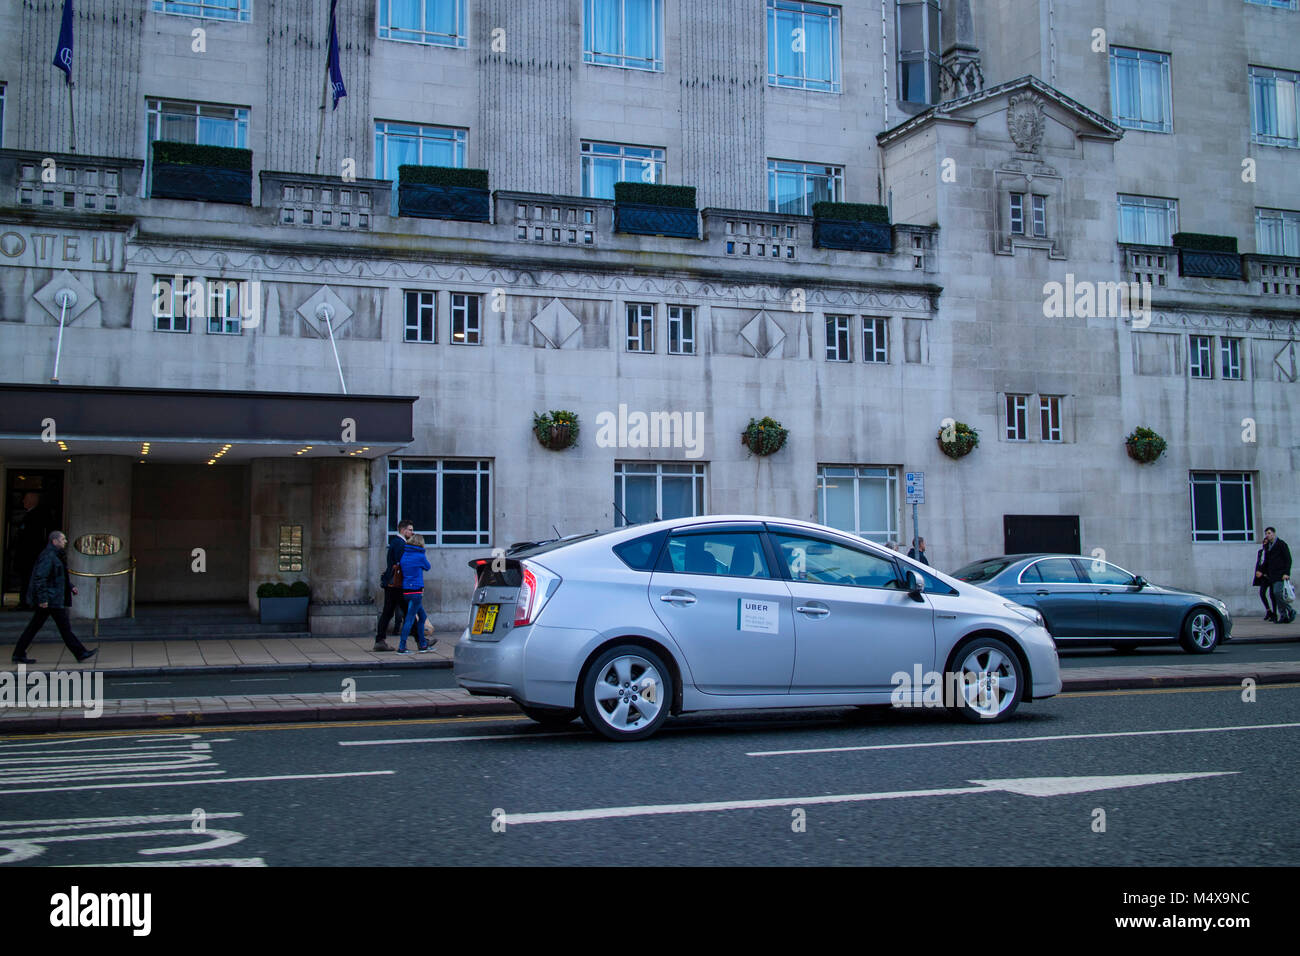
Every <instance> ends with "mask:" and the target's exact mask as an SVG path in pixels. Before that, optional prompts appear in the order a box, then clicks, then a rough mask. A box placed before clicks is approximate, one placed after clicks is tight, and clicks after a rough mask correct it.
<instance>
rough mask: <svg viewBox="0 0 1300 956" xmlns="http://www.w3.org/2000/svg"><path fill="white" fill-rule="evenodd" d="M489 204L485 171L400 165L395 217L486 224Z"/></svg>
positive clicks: (490, 206) (489, 208) (489, 198)
mask: <svg viewBox="0 0 1300 956" xmlns="http://www.w3.org/2000/svg"><path fill="white" fill-rule="evenodd" d="M491 211H492V202H491V194H490V193H489V192H488V172H487V170H486V169H460V168H459V167H452V166H399V167H398V168H397V214H398V215H399V216H412V217H415V218H417V219H458V220H461V221H463V222H487V221H489V220H490V219H491Z"/></svg>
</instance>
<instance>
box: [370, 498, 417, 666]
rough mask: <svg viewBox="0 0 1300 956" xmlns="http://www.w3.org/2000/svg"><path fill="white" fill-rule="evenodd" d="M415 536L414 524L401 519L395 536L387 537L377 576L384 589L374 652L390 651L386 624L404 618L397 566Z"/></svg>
mask: <svg viewBox="0 0 1300 956" xmlns="http://www.w3.org/2000/svg"><path fill="white" fill-rule="evenodd" d="M414 534H415V524H414V523H413V522H411V521H410V520H409V519H403V520H401V521H399V522H398V523H397V534H394V535H389V537H388V552H387V554H386V555H385V556H384V573H383V574H381V575H380V576H379V586H380V587H382V588H383V589H384V609H383V611H381V612H380V614H379V630H378V632H377V633H376V634H375V647H374V649H375V650H376V651H391V650H392V648H391V647H390V646H389V645H388V641H387V640H385V635H386V634H387V633H388V624H389V622H390V621H392V620H393V615H394V614H396V613H397V612H399V611H400V612H401V615H402V618H403V622H404V621H405V618H406V598H405V597H404V596H403V595H402V581H401V578H400V577H398V576H397V575H396V573H395V572H396V571H397V569H398V566H399V565H400V564H401V561H402V552H403V551H404V550H405V549H406V542H407V541H408V540H410V538H411V536H412V535H414ZM400 629H401V622H399V623H398V630H400Z"/></svg>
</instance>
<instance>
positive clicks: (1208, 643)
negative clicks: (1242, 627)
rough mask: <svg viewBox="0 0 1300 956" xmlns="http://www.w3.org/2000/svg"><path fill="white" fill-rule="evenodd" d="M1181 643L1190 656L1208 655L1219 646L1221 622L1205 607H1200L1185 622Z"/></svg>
mask: <svg viewBox="0 0 1300 956" xmlns="http://www.w3.org/2000/svg"><path fill="white" fill-rule="evenodd" d="M1180 643H1181V644H1182V645H1183V650H1185V651H1187V652H1188V653H1189V654H1208V653H1210V651H1212V650H1214V649H1215V648H1216V647H1217V646H1218V645H1219V621H1218V619H1217V618H1216V617H1215V616H1214V615H1213V614H1211V613H1210V612H1209V611H1207V610H1206V609H1205V608H1203V607H1198V608H1196V609H1195V610H1194V611H1192V613H1191V614H1189V615H1187V620H1186V621H1184V622H1183V634H1182V639H1181V640H1180Z"/></svg>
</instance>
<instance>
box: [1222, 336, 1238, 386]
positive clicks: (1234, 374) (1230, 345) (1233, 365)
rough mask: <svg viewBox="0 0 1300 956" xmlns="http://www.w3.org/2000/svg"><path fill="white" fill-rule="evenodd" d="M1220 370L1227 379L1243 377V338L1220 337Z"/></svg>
mask: <svg viewBox="0 0 1300 956" xmlns="http://www.w3.org/2000/svg"><path fill="white" fill-rule="evenodd" d="M1219 372H1220V374H1221V375H1222V376H1223V378H1224V379H1225V380H1226V381H1234V380H1237V379H1240V378H1241V339H1237V338H1229V337H1228V336H1224V337H1222V338H1220V339H1219Z"/></svg>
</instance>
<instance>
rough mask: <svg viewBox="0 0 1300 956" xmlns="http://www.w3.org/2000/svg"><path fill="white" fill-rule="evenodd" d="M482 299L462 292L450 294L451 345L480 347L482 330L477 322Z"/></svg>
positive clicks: (479, 296) (480, 324)
mask: <svg viewBox="0 0 1300 956" xmlns="http://www.w3.org/2000/svg"><path fill="white" fill-rule="evenodd" d="M482 299H483V297H482V296H481V295H472V294H467V293H463V292H453V293H452V294H451V342H452V344H453V345H482V344H483V329H482V323H481V322H480V321H479V312H480V306H481V305H482Z"/></svg>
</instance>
